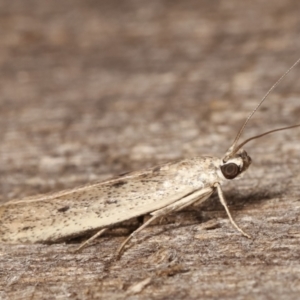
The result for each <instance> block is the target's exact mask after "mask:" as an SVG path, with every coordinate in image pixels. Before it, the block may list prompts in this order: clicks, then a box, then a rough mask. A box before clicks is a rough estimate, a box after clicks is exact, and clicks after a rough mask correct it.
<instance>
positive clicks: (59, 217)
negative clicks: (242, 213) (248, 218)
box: [0, 157, 221, 243]
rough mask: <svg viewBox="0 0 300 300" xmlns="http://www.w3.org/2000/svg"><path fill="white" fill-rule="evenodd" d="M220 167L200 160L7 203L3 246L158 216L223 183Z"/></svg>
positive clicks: (2, 213)
mask: <svg viewBox="0 0 300 300" xmlns="http://www.w3.org/2000/svg"><path fill="white" fill-rule="evenodd" d="M219 164H220V160H219V159H218V158H213V157H195V158H191V159H186V160H181V161H179V162H174V163H167V164H165V165H162V166H159V167H154V168H152V169H148V170H145V171H137V172H132V173H128V174H126V175H124V176H120V177H118V178H115V179H111V180H108V181H104V182H100V183H95V184H89V185H86V186H83V187H80V188H75V189H71V190H66V191H62V192H58V193H54V194H48V195H40V196H36V197H29V198H26V199H23V200H19V201H11V202H8V203H6V204H4V205H2V206H0V241H1V242H5V243H20V242H21V243H26V242H31V243H32V242H33V243H34V242H54V241H58V240H63V239H66V238H69V237H73V236H79V235H81V234H83V233H86V232H88V231H91V230H97V229H101V228H105V227H109V226H111V225H113V224H117V223H120V222H122V221H125V220H129V219H131V218H133V217H137V216H140V215H144V214H147V213H150V212H153V211H155V210H157V209H160V208H162V207H165V206H166V205H168V204H170V203H173V202H176V201H177V200H179V199H181V198H182V197H184V196H186V195H188V194H190V193H193V192H194V191H196V190H199V189H203V188H207V187H212V186H213V184H214V183H215V182H220V181H221V179H220V177H219V174H218V170H219V168H218V167H219ZM207 170H209V172H207Z"/></svg>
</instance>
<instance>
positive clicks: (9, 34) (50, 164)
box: [0, 0, 300, 299]
mask: <svg viewBox="0 0 300 300" xmlns="http://www.w3.org/2000/svg"><path fill="white" fill-rule="evenodd" d="M299 9H300V3H299V1H297V0H293V1H269V2H267V1H264V2H263V1H246V2H245V1H244V2H241V1H238V0H227V1H208V0H207V1H203V0H202V1H196V0H195V1H192V0H188V1H179V0H178V1H160V0H159V1H158V0H157V1H146V0H141V1H115V0H106V1H91V0H90V1H79V0H72V1H71V0H69V1H58V0H52V1H47V0H32V1H21V0H14V1H4V0H1V1H0V13H1V18H0V36H1V39H0V68H1V69H0V127H1V131H0V154H1V157H0V201H1V203H4V202H6V201H8V200H10V199H20V198H22V197H24V196H28V195H34V194H38V193H43V192H51V191H57V190H60V189H64V188H69V187H75V186H77V185H81V184H84V183H87V182H90V181H94V180H101V179H106V178H108V177H110V176H112V175H114V174H118V173H121V172H125V171H129V170H138V169H142V168H146V167H149V166H152V165H156V164H158V163H161V162H164V161H168V160H173V159H178V158H183V157H189V156H193V155H201V154H213V155H219V156H222V155H223V154H224V152H225V151H226V149H227V148H228V147H229V145H230V143H231V142H232V140H233V138H234V136H235V134H236V132H237V130H238V128H239V126H240V124H241V123H242V122H243V120H244V119H245V117H246V116H247V115H248V113H249V112H250V111H251V109H253V108H254V106H255V104H256V103H257V102H258V101H259V99H260V98H261V97H262V96H263V94H264V93H265V92H266V91H267V89H268V88H269V87H270V86H271V85H272V84H273V83H274V82H275V80H276V79H277V78H278V77H279V76H280V75H281V74H282V73H283V72H284V71H285V70H286V69H287V68H288V67H289V66H290V65H292V63H293V62H294V61H295V60H296V59H297V58H298V57H299V56H300V51H299V49H300V39H299V34H300V18H299ZM299 74H300V67H299V66H298V68H296V69H295V70H294V71H293V72H292V74H290V75H289V77H288V78H286V80H285V81H284V82H283V83H282V84H281V85H280V87H279V88H277V89H276V91H274V92H273V93H272V95H271V96H270V98H269V99H268V101H267V102H266V104H265V105H264V106H263V107H262V109H261V110H260V111H259V112H258V113H257V114H256V115H255V118H254V119H253V120H252V121H251V123H250V124H249V126H248V127H247V129H246V132H245V135H244V138H245V137H246V136H247V137H249V136H252V135H254V134H259V133H261V132H263V131H267V130H269V129H273V128H276V127H280V126H288V125H292V124H296V123H299V119H300V118H299V116H300V99H299V98H300V84H299ZM299 140H300V130H299V129H294V130H291V131H289V132H281V133H277V134H274V135H272V136H269V137H265V138H263V139H261V140H259V141H256V142H252V143H251V144H250V143H249V145H248V146H247V147H246V150H247V151H248V153H249V154H250V155H251V157H252V159H253V165H252V166H251V168H250V169H249V171H248V172H247V174H246V175H245V176H244V178H243V179H241V180H239V181H233V182H231V183H230V184H227V185H226V186H224V191H225V193H226V197H227V199H228V202H229V204H230V208H231V211H232V213H233V215H234V217H235V219H236V221H237V222H238V224H239V225H240V226H241V227H242V228H243V229H244V230H245V231H246V232H248V233H250V234H251V235H252V236H253V238H252V239H251V240H248V239H246V238H244V237H242V236H241V235H240V234H239V233H238V232H236V231H235V230H234V229H233V228H232V226H231V225H230V223H229V221H228V218H227V217H226V214H225V212H224V210H223V209H222V206H221V205H220V204H219V201H218V199H217V197H216V196H214V197H212V198H211V199H210V200H208V201H207V202H206V204H205V205H204V206H203V207H201V209H200V208H199V209H197V210H192V211H191V210H189V211H185V212H182V213H178V214H176V215H173V216H170V217H169V218H168V219H167V220H164V221H163V222H162V223H161V224H160V225H159V224H157V225H155V226H152V227H149V228H148V229H146V230H144V231H143V232H142V233H141V234H140V236H139V239H138V241H139V242H138V243H136V244H134V243H132V244H131V245H130V247H129V248H128V249H127V251H126V252H125V253H124V255H123V256H122V258H121V260H119V261H114V260H113V257H114V253H115V250H116V249H117V248H118V246H119V245H120V243H121V242H122V241H123V240H124V238H125V237H126V230H125V231H124V230H123V231H119V232H117V233H115V234H108V235H106V236H105V237H103V238H101V239H99V240H97V241H96V242H95V243H94V244H93V245H92V246H90V247H88V248H86V249H84V250H83V251H82V252H81V253H77V254H74V253H72V251H71V250H72V249H74V248H75V247H76V246H77V245H78V243H77V244H76V242H73V243H71V244H63V243H61V244H54V245H14V246H10V245H0V299H124V298H128V299H171V298H175V299H217V298H222V299H232V298H234V299H299V293H300V251H299V240H300V222H299V221H300V220H299V213H300V188H299V182H300V174H299V163H300V144H299Z"/></svg>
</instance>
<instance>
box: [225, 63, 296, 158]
mask: <svg viewBox="0 0 300 300" xmlns="http://www.w3.org/2000/svg"><path fill="white" fill-rule="evenodd" d="M299 62H300V58H298V60H297V61H296V62H295V63H294V64H293V65H292V66H291V67H290V68H289V69H288V70H287V71H286V72H285V73H284V74H283V75H282V76H281V77H280V78H279V79H278V80H277V81H276V82H275V83H274V84H273V85H272V87H271V88H270V89H269V90H268V92H267V93H266V94H265V95H264V96H263V98H262V99H261V100H260V102H259V103H258V105H257V106H256V107H255V109H254V110H253V111H252V112H251V113H250V115H249V116H248V118H247V119H246V121H245V122H244V124H243V125H242V127H241V129H240V130H239V132H238V134H237V136H236V138H235V139H234V142H233V144H232V146H231V147H230V149H231V151H232V154H234V153H236V151H237V150H238V149H240V148H241V147H239V146H237V142H238V141H239V139H240V137H241V135H242V133H243V132H244V129H245V127H246V125H247V124H248V122H249V120H250V119H251V118H252V116H253V115H254V114H255V112H256V111H257V110H258V109H259V107H260V106H261V105H262V104H263V102H264V101H265V100H266V98H267V97H268V96H269V94H270V93H271V92H272V91H273V90H274V89H275V88H276V87H277V85H278V84H279V83H280V82H281V81H282V80H283V78H284V77H286V75H287V74H288V73H290V71H291V70H292V69H293V68H294V67H295V66H296V65H297V64H298V63H299ZM276 131H278V130H276ZM243 145H244V143H243ZM237 148H238V149H237Z"/></svg>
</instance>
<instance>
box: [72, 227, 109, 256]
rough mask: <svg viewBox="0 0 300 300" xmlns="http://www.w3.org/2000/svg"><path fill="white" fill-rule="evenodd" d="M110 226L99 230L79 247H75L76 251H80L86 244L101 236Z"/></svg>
mask: <svg viewBox="0 0 300 300" xmlns="http://www.w3.org/2000/svg"><path fill="white" fill-rule="evenodd" d="M107 229H108V228H103V229H101V230H99V231H98V232H97V233H96V234H94V235H93V236H92V237H90V238H89V239H88V240H87V241H85V242H83V243H82V244H81V245H80V246H79V247H78V248H77V249H75V252H78V251H80V250H81V249H82V248H84V247H85V246H86V245H88V244H89V243H90V242H91V241H93V240H95V239H96V238H97V237H99V236H101V235H102V234H103V233H104V232H105V231H106V230H107Z"/></svg>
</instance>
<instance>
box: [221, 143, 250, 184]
mask: <svg viewBox="0 0 300 300" xmlns="http://www.w3.org/2000/svg"><path fill="white" fill-rule="evenodd" d="M226 154H227V153H226ZM251 162H252V160H251V157H250V156H249V155H248V154H247V152H246V151H245V150H244V149H239V150H238V151H237V152H236V153H235V154H234V155H232V156H230V157H226V155H225V157H224V158H223V160H222V165H221V166H220V169H221V172H222V174H223V176H224V177H225V178H226V179H234V178H236V177H237V176H239V175H241V174H242V173H243V172H244V171H246V170H247V169H248V168H249V166H250V165H251Z"/></svg>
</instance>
